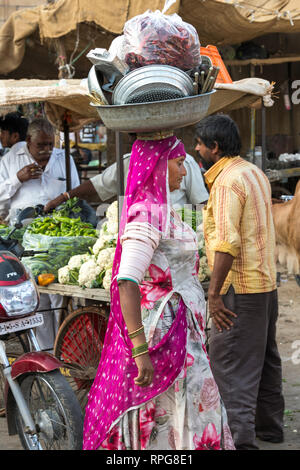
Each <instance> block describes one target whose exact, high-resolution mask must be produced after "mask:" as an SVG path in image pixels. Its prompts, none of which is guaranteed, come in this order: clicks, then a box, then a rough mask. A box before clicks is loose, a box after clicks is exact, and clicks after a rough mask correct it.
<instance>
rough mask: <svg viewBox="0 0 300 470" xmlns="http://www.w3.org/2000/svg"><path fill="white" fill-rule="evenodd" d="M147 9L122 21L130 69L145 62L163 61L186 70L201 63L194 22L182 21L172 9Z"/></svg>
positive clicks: (126, 58) (141, 65) (162, 62)
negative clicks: (124, 21)
mask: <svg viewBox="0 0 300 470" xmlns="http://www.w3.org/2000/svg"><path fill="white" fill-rule="evenodd" d="M172 3H174V2H173V0H171V1H167V2H166V4H165V7H164V9H163V11H162V12H161V11H159V10H156V11H154V12H153V11H151V10H147V11H146V12H145V13H143V14H142V15H138V16H135V17H134V18H131V19H130V20H129V21H127V22H126V23H125V25H124V44H123V47H124V54H125V62H126V63H127V64H128V66H129V68H130V70H133V69H136V68H138V67H143V66H145V65H151V64H163V65H171V66H173V67H177V68H179V69H181V70H189V69H192V68H194V67H198V66H199V65H200V63H201V57H200V41H199V37H198V33H197V31H196V29H195V28H194V26H192V25H191V24H189V23H185V22H184V21H183V20H182V19H181V17H180V16H179V15H177V14H176V13H174V14H172V15H165V14H164V13H165V12H166V11H167V10H168V9H169V7H170V5H171V4H172Z"/></svg>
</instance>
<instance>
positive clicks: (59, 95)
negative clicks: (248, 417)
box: [0, 78, 273, 131]
mask: <svg viewBox="0 0 300 470" xmlns="http://www.w3.org/2000/svg"><path fill="white" fill-rule="evenodd" d="M215 87H216V90H217V91H216V93H214V94H213V95H212V98H211V103H210V107H209V110H208V114H213V113H215V112H218V111H230V110H233V109H238V108H241V107H245V106H251V105H255V104H257V103H258V102H259V103H260V102H261V98H263V100H264V102H265V105H266V106H271V105H272V103H273V102H272V99H271V93H272V85H271V84H270V83H269V82H268V81H267V80H262V79H258V78H247V79H244V80H240V81H237V82H234V83H232V84H220V83H218V84H216V85H215ZM90 101H91V100H90V98H89V96H88V91H87V88H86V86H85V84H84V83H82V81H81V80H74V79H73V80H61V81H58V80H1V81H0V114H2V113H1V108H3V107H4V108H6V107H8V106H12V105H21V104H26V103H32V102H44V103H45V112H46V115H47V118H48V119H49V121H50V122H51V123H52V125H54V127H56V128H57V129H60V130H63V120H64V116H65V112H66V111H67V112H68V114H69V118H70V121H69V127H70V130H72V131H73V130H77V129H80V128H81V127H82V126H83V125H84V124H87V123H88V122H92V121H97V120H100V118H99V116H98V113H97V111H96V109H95V108H94V107H93V106H90Z"/></svg>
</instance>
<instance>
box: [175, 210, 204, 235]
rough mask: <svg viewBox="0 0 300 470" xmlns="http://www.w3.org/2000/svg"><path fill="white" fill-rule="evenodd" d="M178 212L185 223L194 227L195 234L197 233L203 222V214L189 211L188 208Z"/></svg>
mask: <svg viewBox="0 0 300 470" xmlns="http://www.w3.org/2000/svg"><path fill="white" fill-rule="evenodd" d="M177 212H178V214H179V215H180V217H181V219H182V220H183V222H186V223H187V224H189V226H190V227H192V229H193V230H194V231H195V232H197V227H198V226H199V225H200V224H201V222H202V212H201V211H195V210H191V209H187V208H186V207H183V208H182V209H178V210H177Z"/></svg>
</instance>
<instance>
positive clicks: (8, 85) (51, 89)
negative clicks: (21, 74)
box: [0, 79, 99, 131]
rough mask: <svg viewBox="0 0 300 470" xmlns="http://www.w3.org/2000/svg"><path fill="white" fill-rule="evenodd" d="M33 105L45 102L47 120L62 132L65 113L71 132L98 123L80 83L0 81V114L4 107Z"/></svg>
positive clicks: (74, 81) (95, 112)
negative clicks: (91, 123) (90, 123)
mask: <svg viewBox="0 0 300 470" xmlns="http://www.w3.org/2000/svg"><path fill="white" fill-rule="evenodd" d="M33 102H43V103H45V112H46V115H47V118H48V119H49V121H50V122H51V124H52V125H53V126H54V127H55V128H57V129H59V130H61V131H63V130H64V128H63V121H64V117H65V113H66V112H67V113H68V120H69V127H70V130H71V131H74V130H77V129H80V128H82V127H83V126H84V125H85V124H88V123H89V122H93V121H97V120H99V116H98V113H97V111H96V110H95V108H93V107H92V106H90V99H89V97H88V92H87V89H86V88H85V86H84V85H82V84H81V80H75V79H73V80H63V81H58V80H0V114H2V113H1V110H2V109H3V108H4V109H6V108H7V107H9V106H12V105H22V104H26V103H33Z"/></svg>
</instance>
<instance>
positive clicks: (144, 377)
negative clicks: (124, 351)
mask: <svg viewBox="0 0 300 470" xmlns="http://www.w3.org/2000/svg"><path fill="white" fill-rule="evenodd" d="M134 360H135V363H136V365H137V368H138V371H139V374H138V376H137V377H136V378H135V379H134V383H135V384H136V385H138V386H139V387H148V385H151V384H152V380H153V374H154V368H153V365H152V361H151V359H150V356H149V354H148V353H145V354H142V355H141V356H138V357H135V358H134Z"/></svg>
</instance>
